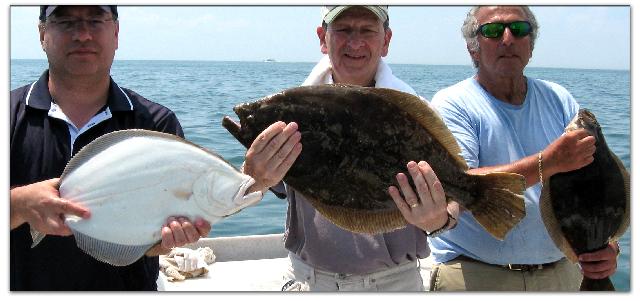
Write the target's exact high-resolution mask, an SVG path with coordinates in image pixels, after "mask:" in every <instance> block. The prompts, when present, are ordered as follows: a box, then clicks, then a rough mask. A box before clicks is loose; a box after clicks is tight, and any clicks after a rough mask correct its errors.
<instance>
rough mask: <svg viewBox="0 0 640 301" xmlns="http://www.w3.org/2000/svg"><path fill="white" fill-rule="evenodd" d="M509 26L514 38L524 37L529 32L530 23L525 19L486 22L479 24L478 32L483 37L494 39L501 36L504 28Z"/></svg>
mask: <svg viewBox="0 0 640 301" xmlns="http://www.w3.org/2000/svg"><path fill="white" fill-rule="evenodd" d="M507 27H508V28H509V31H511V34H512V35H513V36H515V37H516V38H522V37H526V36H527V35H529V34H530V33H531V30H532V29H531V23H529V22H527V21H515V22H511V23H486V24H482V25H480V28H478V33H480V34H481V35H482V36H483V37H485V38H490V39H495V38H499V37H501V36H502V34H503V33H504V30H505V28H507Z"/></svg>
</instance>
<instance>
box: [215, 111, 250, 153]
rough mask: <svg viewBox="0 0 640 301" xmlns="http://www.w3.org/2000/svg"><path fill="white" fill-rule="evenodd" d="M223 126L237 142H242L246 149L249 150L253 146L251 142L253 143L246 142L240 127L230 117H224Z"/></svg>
mask: <svg viewBox="0 0 640 301" xmlns="http://www.w3.org/2000/svg"><path fill="white" fill-rule="evenodd" d="M222 126H223V127H224V128H225V129H227V131H229V133H231V135H232V136H233V137H234V138H236V140H238V141H240V143H242V144H243V145H244V147H245V148H249V147H250V146H251V142H253V141H245V140H246V139H244V138H243V137H242V134H241V128H240V126H239V125H238V124H237V123H236V122H235V121H233V120H232V119H231V117H229V116H224V117H223V118H222Z"/></svg>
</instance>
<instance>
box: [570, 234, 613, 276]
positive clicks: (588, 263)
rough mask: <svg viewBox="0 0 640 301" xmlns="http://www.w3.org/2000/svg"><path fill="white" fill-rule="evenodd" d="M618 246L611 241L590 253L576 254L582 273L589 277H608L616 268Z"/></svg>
mask: <svg viewBox="0 0 640 301" xmlns="http://www.w3.org/2000/svg"><path fill="white" fill-rule="evenodd" d="M619 250H620V249H619V246H618V244H617V243H616V242H611V243H609V244H608V245H607V247H606V248H604V249H602V250H598V251H595V252H591V253H583V254H580V256H578V261H579V262H580V267H582V274H583V275H584V276H585V277H587V278H591V279H602V278H605V277H609V276H611V275H613V274H614V273H615V272H616V269H617V268H618V252H619Z"/></svg>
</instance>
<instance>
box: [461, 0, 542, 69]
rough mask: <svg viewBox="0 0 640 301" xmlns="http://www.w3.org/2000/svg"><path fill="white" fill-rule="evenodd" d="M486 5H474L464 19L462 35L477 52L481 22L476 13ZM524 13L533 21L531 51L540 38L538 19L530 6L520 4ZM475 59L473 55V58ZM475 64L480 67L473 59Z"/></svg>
mask: <svg viewBox="0 0 640 301" xmlns="http://www.w3.org/2000/svg"><path fill="white" fill-rule="evenodd" d="M482 7H484V6H474V7H473V8H471V10H469V12H468V13H467V18H466V19H465V20H464V23H463V24H462V36H463V37H464V40H465V41H466V42H467V48H468V49H469V51H473V52H477V51H479V50H480V43H478V28H480V24H478V19H477V18H476V13H478V10H480V8H482ZM518 7H520V9H522V11H523V12H524V14H525V15H526V18H527V21H529V23H531V33H530V41H531V51H533V47H534V46H535V44H536V39H537V38H538V28H539V27H538V21H537V20H536V16H535V15H534V14H533V12H532V11H531V10H530V9H529V7H528V6H518ZM471 59H472V60H473V57H472V58H471ZM473 66H474V67H476V68H478V62H476V61H475V60H474V61H473Z"/></svg>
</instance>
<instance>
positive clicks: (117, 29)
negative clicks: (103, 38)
mask: <svg viewBox="0 0 640 301" xmlns="http://www.w3.org/2000/svg"><path fill="white" fill-rule="evenodd" d="M115 23H116V24H115V25H116V33H115V35H116V37H115V39H116V49H118V34H119V33H120V22H118V21H115Z"/></svg>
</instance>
